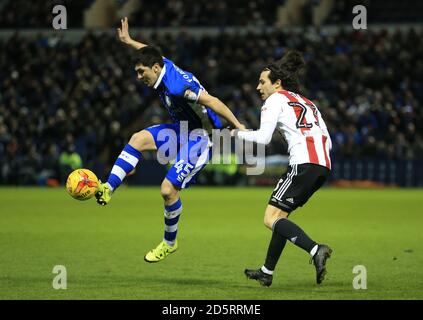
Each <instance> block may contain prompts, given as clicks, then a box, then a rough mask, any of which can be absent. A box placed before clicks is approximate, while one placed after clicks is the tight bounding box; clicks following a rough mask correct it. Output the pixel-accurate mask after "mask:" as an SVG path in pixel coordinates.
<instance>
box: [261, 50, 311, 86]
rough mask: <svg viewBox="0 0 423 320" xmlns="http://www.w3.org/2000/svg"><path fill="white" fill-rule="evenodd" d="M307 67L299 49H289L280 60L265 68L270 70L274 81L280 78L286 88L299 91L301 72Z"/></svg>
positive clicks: (270, 76) (270, 75) (271, 78)
mask: <svg viewBox="0 0 423 320" xmlns="http://www.w3.org/2000/svg"><path fill="white" fill-rule="evenodd" d="M304 67H305V61H304V59H303V56H302V54H301V53H300V52H298V51H297V50H289V51H287V52H286V53H285V54H284V55H283V56H282V58H281V59H280V60H278V61H275V62H272V63H270V64H269V65H268V66H267V67H266V69H265V70H270V73H269V79H270V81H271V82H272V83H275V81H276V80H278V79H280V80H281V83H282V87H283V88H284V89H285V90H288V91H293V92H299V90H300V79H299V73H300V71H301V70H302V69H303V68H304Z"/></svg>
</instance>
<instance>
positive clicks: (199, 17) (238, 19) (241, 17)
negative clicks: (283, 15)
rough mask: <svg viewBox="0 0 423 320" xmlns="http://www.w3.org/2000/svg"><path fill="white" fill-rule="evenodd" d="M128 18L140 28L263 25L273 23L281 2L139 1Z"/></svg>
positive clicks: (230, 0)
mask: <svg viewBox="0 0 423 320" xmlns="http://www.w3.org/2000/svg"><path fill="white" fill-rule="evenodd" d="M139 2H140V7H139V9H138V10H137V11H136V12H135V13H134V14H133V15H132V16H131V17H130V21H133V25H135V26H142V27H172V26H201V27H208V26H222V27H224V26H245V25H253V26H267V25H273V24H274V23H275V21H276V11H277V10H276V8H277V7H278V6H280V5H282V4H283V3H284V2H285V0H229V1H227V0H217V1H216V0H215V1H209V0H173V1H167V0H156V1H149V0H140V1H139Z"/></svg>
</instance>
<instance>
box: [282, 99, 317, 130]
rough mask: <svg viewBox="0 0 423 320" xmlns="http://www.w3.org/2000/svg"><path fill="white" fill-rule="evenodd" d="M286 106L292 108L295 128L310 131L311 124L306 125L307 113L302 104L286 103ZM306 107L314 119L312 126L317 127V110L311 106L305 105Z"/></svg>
mask: <svg viewBox="0 0 423 320" xmlns="http://www.w3.org/2000/svg"><path fill="white" fill-rule="evenodd" d="M288 104H289V105H290V106H291V107H293V108H294V111H295V115H296V116H297V123H296V125H297V128H298V129H310V128H311V127H313V124H312V123H308V122H306V120H305V115H306V113H307V107H306V106H304V105H303V104H301V103H299V102H288ZM307 106H308V107H310V109H311V110H313V115H314V118H315V120H316V121H315V122H314V124H315V125H316V126H319V117H318V114H317V108H316V106H314V105H312V104H307Z"/></svg>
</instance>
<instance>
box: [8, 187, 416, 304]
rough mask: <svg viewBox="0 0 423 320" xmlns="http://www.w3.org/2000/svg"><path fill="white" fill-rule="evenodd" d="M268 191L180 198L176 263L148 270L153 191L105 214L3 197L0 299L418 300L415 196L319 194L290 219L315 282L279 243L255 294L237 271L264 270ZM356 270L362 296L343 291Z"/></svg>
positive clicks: (132, 193) (156, 209)
mask: <svg viewBox="0 0 423 320" xmlns="http://www.w3.org/2000/svg"><path fill="white" fill-rule="evenodd" d="M271 191H272V188H205V187H201V186H196V187H193V188H192V189H190V190H186V191H183V193H182V203H183V206H184V210H183V212H182V216H181V220H180V222H179V234H178V239H179V251H178V252H176V253H174V254H172V255H170V256H169V257H168V258H167V259H166V260H164V261H162V262H159V263H156V264H148V263H145V262H144V260H143V256H144V254H145V253H146V252H147V251H149V250H150V249H152V248H153V247H155V246H156V245H157V244H158V243H159V242H160V241H161V239H162V236H163V205H162V200H161V197H160V194H159V188H158V187H157V188H133V187H131V188H128V187H121V189H119V190H118V191H117V192H116V194H115V196H114V198H113V199H112V201H111V203H110V204H109V205H108V206H107V207H100V206H98V205H97V204H96V203H95V201H94V200H89V201H87V202H79V201H76V200H73V199H72V198H71V197H69V196H68V195H67V194H66V192H65V190H64V188H60V189H41V188H40V189H36V188H34V189H33V188H15V189H13V188H1V189H0V299H143V300H146V299H207V300H208V299H225V300H226V299H259V300H266V299H278V300H284V299H423V268H422V266H423V246H422V243H423V231H422V227H423V210H422V208H421V206H422V204H423V202H422V199H423V191H422V190H337V189H322V190H320V191H318V192H317V193H316V194H315V195H314V196H313V197H312V199H311V200H310V201H309V202H308V203H307V204H306V206H305V207H304V208H300V209H298V210H297V211H295V212H294V213H293V214H292V215H291V217H290V219H292V221H294V222H295V223H297V224H299V225H300V226H301V227H303V228H304V230H305V231H306V232H307V233H308V234H309V235H310V236H311V237H312V238H313V239H314V240H316V241H318V242H322V243H327V244H329V245H330V246H331V247H332V248H333V250H334V253H333V255H332V258H331V259H329V260H328V275H327V276H326V280H325V282H324V283H323V284H322V285H317V284H316V283H315V271H314V267H313V266H312V265H309V263H308V261H309V256H308V255H307V254H306V253H305V252H304V251H302V250H301V249H299V248H297V247H295V246H294V245H293V244H291V243H288V244H287V246H286V247H285V250H284V252H283V254H282V257H281V259H280V261H279V264H278V266H277V269H276V272H275V275H274V280H273V284H272V286H271V287H269V288H263V287H261V286H259V284H258V283H257V282H255V281H251V280H247V279H246V278H245V277H244V274H243V270H244V268H245V267H259V266H261V265H262V263H263V261H264V257H265V254H266V250H267V245H268V241H269V239H270V236H271V233H270V231H268V230H267V229H265V227H264V225H263V222H262V221H263V213H264V209H265V207H266V203H267V200H268V198H269V196H270V194H271ZM55 265H63V266H65V267H66V270H67V289H66V290H55V289H53V287H52V281H53V278H54V277H55V276H56V274H54V273H53V272H52V271H53V267H54V266H55ZM356 265H363V266H365V267H366V270H367V289H365V290H363V289H361V290H355V289H354V288H353V279H354V277H355V276H356V275H357V274H354V273H353V268H354V266H356Z"/></svg>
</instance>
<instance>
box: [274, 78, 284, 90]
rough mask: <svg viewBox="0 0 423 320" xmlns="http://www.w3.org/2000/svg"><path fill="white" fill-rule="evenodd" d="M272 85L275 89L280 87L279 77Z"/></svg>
mask: <svg viewBox="0 0 423 320" xmlns="http://www.w3.org/2000/svg"><path fill="white" fill-rule="evenodd" d="M274 86H275V89H276V90H279V89H282V81H281V80H280V79H278V80H276V81H275V83H274Z"/></svg>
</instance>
